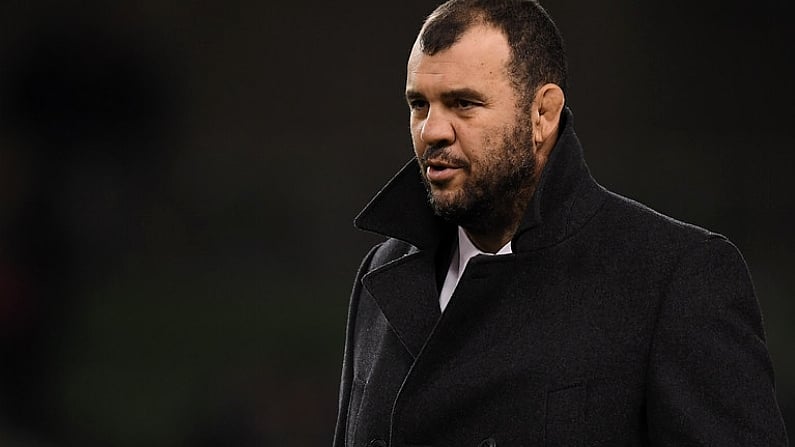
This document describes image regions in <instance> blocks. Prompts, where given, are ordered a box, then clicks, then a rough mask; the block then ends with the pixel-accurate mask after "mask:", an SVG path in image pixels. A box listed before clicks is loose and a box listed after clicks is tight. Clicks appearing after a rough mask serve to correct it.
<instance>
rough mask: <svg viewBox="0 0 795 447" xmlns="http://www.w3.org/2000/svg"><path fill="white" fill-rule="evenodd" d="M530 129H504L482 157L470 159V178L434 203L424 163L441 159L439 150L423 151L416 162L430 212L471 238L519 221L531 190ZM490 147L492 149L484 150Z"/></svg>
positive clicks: (489, 140)
mask: <svg viewBox="0 0 795 447" xmlns="http://www.w3.org/2000/svg"><path fill="white" fill-rule="evenodd" d="M532 141H533V130H532V128H531V127H530V126H529V125H528V126H521V125H513V126H511V127H508V128H506V129H505V130H504V131H503V132H502V134H501V135H499V137H498V138H497V141H494V139H492V138H487V139H486V141H484V142H483V144H484V147H486V148H487V150H486V151H484V152H485V155H483V156H482V158H479V159H472V160H470V166H469V167H470V169H472V171H471V172H472V175H471V176H470V177H469V178H468V179H467V181H466V183H464V185H462V187H461V189H460V190H459V191H458V192H457V193H456V194H455V196H453V197H451V198H450V199H449V200H445V201H444V202H442V203H440V202H439V201H437V200H436V199H435V198H434V196H433V193H432V191H431V186H430V184H429V182H428V179H427V178H426V177H425V174H424V173H425V168H426V166H425V160H428V159H429V158H431V157H434V156H435V157H437V158H444V155H445V148H444V147H440V148H429V149H428V150H427V151H426V153H425V154H424V156H423V160H421V162H420V167H421V169H422V170H423V176H422V178H423V179H424V181H425V187H426V189H427V190H428V201H429V202H430V205H431V207H432V208H433V211H434V213H435V214H436V215H437V216H439V217H441V218H442V219H444V220H445V221H447V222H451V223H453V224H456V225H460V226H462V227H464V228H466V229H467V230H469V231H472V232H474V233H490V232H492V231H495V230H501V229H505V228H508V227H510V226H511V225H515V224H516V223H518V220H519V219H521V214H522V213H523V212H524V210H525V208H526V206H527V202H528V201H529V198H530V197H529V196H530V194H531V193H532V191H533V188H534V187H535V182H536V179H535V167H536V163H537V161H536V156H535V154H534V153H533V150H532V147H531V144H532ZM494 144H497V145H498V146H497V147H495V148H494V149H493V150H488V148H489V147H493V145H494Z"/></svg>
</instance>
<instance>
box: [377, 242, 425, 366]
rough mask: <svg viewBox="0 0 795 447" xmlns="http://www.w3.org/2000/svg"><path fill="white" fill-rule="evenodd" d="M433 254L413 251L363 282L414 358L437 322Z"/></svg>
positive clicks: (378, 270)
mask: <svg viewBox="0 0 795 447" xmlns="http://www.w3.org/2000/svg"><path fill="white" fill-rule="evenodd" d="M435 271H436V266H435V261H434V255H433V253H432V252H429V251H422V250H420V251H414V252H412V253H410V254H408V255H406V256H404V257H402V258H400V259H398V260H396V261H393V262H391V263H389V264H386V265H384V266H383V267H381V268H378V269H376V270H373V271H372V272H370V273H368V274H367V275H365V277H364V278H363V279H362V284H363V285H364V287H365V289H366V290H367V292H369V293H370V295H371V296H372V297H373V299H374V300H375V301H376V303H377V304H378V306H379V307H380V308H381V312H383V314H384V317H386V320H387V321H388V322H389V325H390V326H391V327H392V329H393V330H394V331H395V333H396V334H397V336H398V338H399V339H400V341H401V343H403V345H404V346H405V348H406V350H407V351H408V352H409V353H410V354H411V355H412V357H414V358H416V357H417V355H419V352H420V350H421V349H422V346H423V345H424V344H425V341H426V339H427V338H428V335H429V334H430V333H431V331H432V330H433V327H434V326H435V325H436V322H437V321H438V320H439V316H440V315H441V311H440V310H439V294H438V289H437V286H436V273H435Z"/></svg>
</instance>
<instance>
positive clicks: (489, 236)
mask: <svg viewBox="0 0 795 447" xmlns="http://www.w3.org/2000/svg"><path fill="white" fill-rule="evenodd" d="M534 190H535V188H534V187H532V188H526V189H524V190H523V191H521V192H520V193H519V194H517V197H516V198H515V200H513V201H512V203H511V206H510V208H509V209H506V210H504V211H503V212H497V211H496V210H495V212H493V213H492V214H491V215H489V216H487V217H486V216H484V217H485V219H484V221H481V222H478V223H477V224H475V225H462V227H463V228H464V231H466V233H467V236H469V239H470V240H471V241H472V243H473V244H475V246H476V247H477V248H478V249H479V250H481V251H484V252H486V253H497V252H498V251H500V249H501V248H502V247H504V246H505V244H507V243H508V242H509V241H510V240H511V239H512V238H513V235H514V234H516V230H517V229H518V228H519V223H520V222H521V221H522V217H523V216H524V213H525V210H526V209H527V206H528V204H529V203H530V198H531V197H532V195H533V191H534Z"/></svg>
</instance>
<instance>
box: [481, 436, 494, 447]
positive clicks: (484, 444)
mask: <svg viewBox="0 0 795 447" xmlns="http://www.w3.org/2000/svg"><path fill="white" fill-rule="evenodd" d="M478 447H497V441H495V440H494V438H486V439H484V440H482V441H480V444H478Z"/></svg>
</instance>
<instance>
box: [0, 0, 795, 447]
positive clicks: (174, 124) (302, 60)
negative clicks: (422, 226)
mask: <svg viewBox="0 0 795 447" xmlns="http://www.w3.org/2000/svg"><path fill="white" fill-rule="evenodd" d="M542 4H544V5H545V6H546V7H547V9H548V10H549V11H550V12H551V14H552V15H553V17H555V19H556V21H557V23H558V25H559V26H560V28H561V30H562V32H563V34H564V37H565V38H566V40H567V43H568V48H569V53H570V67H571V77H570V89H569V92H568V104H569V105H570V106H571V107H572V109H573V110H574V113H575V117H576V125H577V131H578V134H579V136H580V138H581V140H582V141H583V144H584V146H585V148H586V156H587V158H588V160H589V164H590V167H591V169H592V171H593V173H594V175H595V176H596V178H597V179H598V180H599V181H600V182H601V183H602V184H604V185H605V186H607V187H608V188H611V189H613V190H615V191H617V192H620V193H622V194H625V195H627V196H629V197H632V198H634V199H637V200H640V201H642V202H644V203H646V204H648V205H650V206H652V207H654V208H656V209H657V210H659V211H661V212H664V213H666V214H670V215H673V216H675V217H677V218H680V219H682V220H685V221H688V222H691V223H695V224H698V225H702V226H705V227H708V228H710V229H713V230H715V231H718V232H721V233H723V234H725V235H727V236H728V237H729V238H730V239H731V240H732V241H734V242H735V243H736V244H737V245H738V246H739V248H740V249H741V250H742V252H743V253H744V255H745V257H746V260H747V261H748V263H749V266H750V269H751V272H752V275H753V277H754V280H755V284H756V287H757V292H758V296H759V301H760V303H761V306H762V309H763V312H764V316H765V320H766V325H767V326H766V329H767V334H768V343H769V347H770V351H771V354H772V356H773V361H774V364H775V367H776V372H777V385H778V388H777V392H778V395H779V399H780V404H781V406H782V409H783V411H784V413H785V418H786V419H787V421H788V425H789V426H790V429H791V430H792V427H795V355H793V350H792V346H793V343H795V327H793V322H794V320H795V304H794V303H793V300H792V296H793V292H795V274H793V273H795V270H794V269H793V268H794V267H795V255H793V252H795V232H793V231H792V223H793V219H792V217H793V209H795V208H794V207H795V199H794V198H793V192H795V191H794V190H795V188H793V187H794V186H795V181H794V180H793V168H795V151H793V142H792V141H793V140H792V136H791V133H792V128H793V118H795V113H794V112H793V109H792V107H793V106H792V104H793V103H795V92H794V91H793V90H794V87H793V79H795V70H793V52H792V46H791V42H793V41H795V40H793V37H795V36H793V34H794V33H793V27H792V25H791V17H792V15H791V13H792V6H791V2H789V1H788V0H760V1H757V2H753V3H751V2H740V1H706V2H690V1H666V2H636V1H630V0H623V1H621V0H610V1H606V2H583V1H574V0H546V1H542ZM435 5H436V3H435V2H432V1H419V0H410V1H403V2H379V3H375V2H363V1H359V2H349V3H342V4H341V3H338V2H321V1H310V2H277V3H274V2H264V1H254V0H248V1H240V2H221V1H212V0H203V1H181V2H163V1H161V0H135V1H132V0H120V1H115V2H106V1H99V0H84V1H79V2H77V1H72V2H64V1H56V0H49V1H47V0H34V1H24V2H23V1H18V0H7V1H3V2H2V3H0V445H2V446H33V445H35V446H73V445H81V446H95V445H96V446H99V445H102V446H105V445H114V446H141V445H147V446H220V445H235V446H247V445H252V446H253V445H259V446H266V445H267V446H270V445H279V446H302V447H305V446H323V445H330V442H331V437H332V432H333V427H334V420H335V415H336V398H337V386H338V379H339V369H340V362H341V358H342V343H343V335H344V334H343V332H344V323H345V317H346V306H347V301H348V294H349V290H350V286H351V282H352V279H353V274H354V271H355V269H356V268H357V266H358V263H359V261H360V259H361V257H362V256H363V255H364V254H365V253H366V251H367V249H368V247H369V246H370V245H371V244H373V243H374V242H376V241H377V240H378V238H377V237H375V236H372V235H368V234H364V233H359V232H357V231H355V230H354V229H353V228H352V225H351V221H352V219H353V217H354V215H355V214H356V213H357V212H358V211H359V209H360V208H361V207H362V206H363V205H364V204H365V203H366V202H367V201H368V199H369V198H370V197H371V196H372V194H373V193H374V192H375V191H376V190H377V189H378V188H380V186H381V185H382V184H383V183H384V182H385V181H386V180H387V179H388V178H389V177H390V176H391V175H392V173H393V172H394V171H395V170H397V169H398V168H399V167H400V166H401V165H402V164H403V163H404V162H405V161H406V160H407V159H408V158H409V157H410V155H411V147H410V139H409V137H408V132H407V109H406V106H405V103H404V100H403V87H404V79H405V62H406V57H407V56H408V52H409V49H410V46H411V44H412V42H413V40H414V37H415V35H416V32H417V30H418V27H419V25H420V24H421V22H422V20H423V18H424V17H425V16H426V15H427V14H428V13H429V12H430V11H431V10H432V9H433V8H434V6H435Z"/></svg>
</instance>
